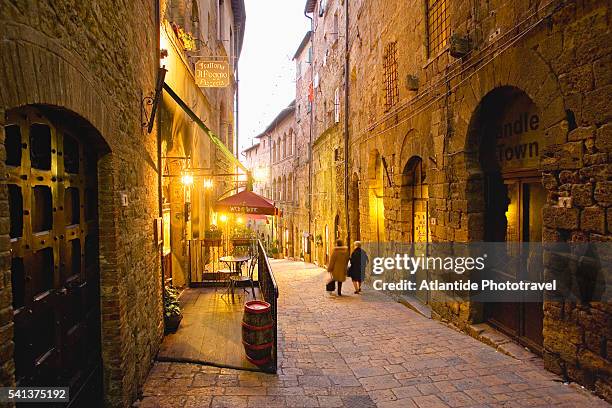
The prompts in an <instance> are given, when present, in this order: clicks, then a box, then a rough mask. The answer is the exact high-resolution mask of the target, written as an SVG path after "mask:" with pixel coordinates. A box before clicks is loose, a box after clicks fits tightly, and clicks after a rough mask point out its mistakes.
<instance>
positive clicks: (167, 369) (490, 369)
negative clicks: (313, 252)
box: [137, 260, 608, 408]
mask: <svg viewBox="0 0 612 408" xmlns="http://www.w3.org/2000/svg"><path fill="white" fill-rule="evenodd" d="M272 267H273V270H274V272H275V275H276V277H277V280H278V283H279V286H280V299H279V342H280V346H279V348H280V350H279V360H280V361H279V372H278V375H277V376H274V375H269V374H262V373H254V372H246V371H237V370H229V369H221V368H215V367H207V366H199V365H195V364H181V363H160V362H158V363H156V364H155V366H154V368H153V369H152V371H151V373H150V375H149V378H148V380H147V382H146V384H145V386H144V390H143V395H144V398H143V399H142V401H140V402H139V403H137V404H138V405H139V406H140V407H184V408H186V407H231V408H240V407H330V408H331V407H350V408H358V407H374V406H377V407H385V408H395V407H397V408H411V407H419V408H433V407H446V406H451V407H476V406H478V407H487V406H504V407H537V406H555V407H590V408H592V407H598V406H601V407H603V406H608V405H607V404H606V403H605V402H604V401H603V400H600V399H598V398H596V397H593V396H591V395H590V394H588V393H587V392H585V391H583V390H581V389H580V387H578V386H576V385H573V384H572V385H564V384H563V383H562V382H561V381H560V378H558V377H557V376H555V375H553V374H552V373H550V372H547V371H546V370H544V368H542V367H541V364H540V362H539V360H535V361H521V360H517V359H514V358H512V357H509V356H507V355H505V354H502V353H499V352H496V351H495V350H494V349H493V348H491V347H489V346H487V345H484V344H482V343H480V342H479V341H477V340H475V339H473V338H471V337H469V336H467V335H465V334H463V333H460V332H457V331H455V330H453V329H452V328H449V327H447V326H445V325H443V324H441V323H440V322H437V321H434V320H429V319H427V318H425V317H423V316H421V315H419V314H417V313H415V312H413V311H412V310H410V309H408V308H406V307H404V306H403V305H401V304H399V303H396V302H393V301H392V300H390V299H388V298H386V297H385V296H384V295H381V294H379V293H375V292H373V291H370V290H366V291H365V292H364V294H363V295H353V290H352V284H351V282H350V280H348V281H347V282H346V284H345V286H346V289H345V290H344V292H345V294H346V295H348V296H344V297H342V298H338V297H335V296H334V297H329V296H328V295H327V294H326V293H325V291H324V288H323V286H324V284H323V280H324V275H325V274H324V272H323V270H322V269H320V268H317V267H314V266H312V265H309V264H304V263H300V262H291V261H284V260H283V261H273V262H272Z"/></svg>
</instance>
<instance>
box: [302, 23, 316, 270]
mask: <svg viewBox="0 0 612 408" xmlns="http://www.w3.org/2000/svg"><path fill="white" fill-rule="evenodd" d="M304 17H306V18H307V19H309V20H310V50H311V52H310V55H311V56H312V57H311V61H310V85H309V86H308V98H309V99H308V104H309V105H310V114H309V115H310V118H309V121H310V123H309V125H308V126H309V128H308V248H309V249H310V261H311V262H312V260H313V252H314V251H313V244H314V239H312V240H311V238H310V237H311V235H312V226H311V225H312V126H313V124H314V121H313V118H314V89H313V92H312V102H311V101H310V86H313V81H314V34H315V33H314V20H313V18H312V17H310V16H309V15H308V14H307V13H306V11H304ZM311 241H313V242H312V243H311Z"/></svg>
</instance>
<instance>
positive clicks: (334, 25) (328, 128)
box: [305, 1, 347, 265]
mask: <svg viewBox="0 0 612 408" xmlns="http://www.w3.org/2000/svg"><path fill="white" fill-rule="evenodd" d="M305 11H306V12H307V13H311V14H312V35H311V39H310V42H311V47H312V52H311V53H312V64H311V67H310V68H311V69H312V82H311V84H312V91H311V93H310V98H311V99H312V105H313V107H312V133H313V136H312V186H313V189H312V212H313V219H312V231H313V232H312V235H313V244H314V245H313V261H314V262H315V263H317V264H319V265H325V264H327V262H328V260H329V255H330V253H331V250H332V249H333V247H334V246H335V241H336V240H337V239H342V240H346V236H347V235H346V233H347V231H346V227H345V225H346V222H345V217H346V215H345V211H344V209H345V202H344V179H345V175H344V171H345V169H344V153H343V152H344V137H345V133H344V129H345V126H344V117H345V112H344V107H345V103H344V90H345V88H344V86H345V75H344V63H345V56H346V53H345V48H346V47H345V41H344V31H345V28H344V27H345V21H346V19H345V14H344V2H341V1H326V2H313V1H309V2H307V4H306V9H305Z"/></svg>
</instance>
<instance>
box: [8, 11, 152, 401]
mask: <svg viewBox="0 0 612 408" xmlns="http://www.w3.org/2000/svg"><path fill="white" fill-rule="evenodd" d="M158 25H159V20H158V14H157V10H156V7H155V3H154V2H128V3H126V4H125V5H124V6H123V7H122V8H120V9H118V8H117V5H116V4H115V2H112V1H95V2H92V1H83V2H76V3H75V2H66V1H55V2H40V3H32V2H23V1H3V2H2V3H1V4H0V26H2V30H1V34H0V36H1V41H0V55H2V59H1V61H0V66H1V69H0V77H1V79H0V81H1V82H2V84H3V85H2V87H1V90H0V139H1V143H0V158H1V160H0V167H1V173H2V175H3V178H2V183H0V209H1V210H0V219H1V220H2V222H0V236H1V239H0V254H1V255H0V257H1V262H0V268H1V274H2V279H1V281H0V299H1V300H0V333H1V335H0V337H1V340H2V341H0V347H1V348H2V351H1V352H0V367H1V369H0V377H1V382H2V385H3V386H9V385H14V384H16V383H18V384H19V385H24V386H25V385H27V384H35V385H41V384H53V383H54V382H53V381H55V380H56V379H57V378H56V376H57V373H58V372H60V370H62V374H61V375H62V377H61V378H60V379H59V380H60V381H61V382H63V384H67V383H68V382H69V381H70V382H71V383H72V384H73V386H72V389H71V395H73V396H76V393H77V392H78V391H79V390H81V391H82V393H81V394H80V397H83V398H84V400H83V401H81V403H82V404H83V405H87V403H88V401H86V399H87V397H90V398H92V399H93V401H95V402H96V403H97V402H98V401H100V400H101V399H102V398H104V401H105V403H106V405H108V406H117V407H124V406H129V405H130V404H131V402H132V401H133V400H134V399H135V398H136V396H137V392H138V388H139V386H140V385H142V384H143V382H144V379H145V376H146V374H147V372H148V370H149V367H150V364H151V361H152V359H153V358H154V356H155V354H156V352H157V349H158V345H159V343H160V340H161V337H162V335H163V320H162V300H161V278H160V258H159V247H158V246H157V243H156V242H155V240H154V238H153V237H154V226H155V220H156V218H157V217H159V216H160V214H159V212H158V199H159V197H158V194H157V189H156V188H155V186H156V185H157V179H158V172H157V170H158V169H157V166H156V157H157V147H156V146H157V145H156V137H155V134H156V131H155V129H154V130H153V132H152V133H150V134H149V133H148V132H147V130H146V127H143V126H142V120H143V118H142V116H141V112H142V111H141V106H142V105H141V101H142V97H143V95H144V94H150V93H151V92H153V90H154V89H155V83H156V75H157V72H158V65H159V48H158V44H157V40H156V32H157V27H158ZM89 375H91V377H88V376H89Z"/></svg>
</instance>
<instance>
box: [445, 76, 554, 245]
mask: <svg viewBox="0 0 612 408" xmlns="http://www.w3.org/2000/svg"><path fill="white" fill-rule="evenodd" d="M515 102H518V103H522V104H524V105H525V106H526V107H527V106H528V107H529V108H526V109H528V110H530V111H531V110H533V111H534V112H536V114H537V124H536V123H534V125H535V126H537V128H538V129H540V126H541V125H542V122H543V121H542V120H541V119H540V118H542V117H543V116H545V115H546V114H545V113H544V112H545V111H546V110H542V109H540V107H539V106H538V105H537V103H536V102H535V101H534V100H533V99H532V98H531V97H529V95H528V94H527V93H526V92H525V91H523V90H522V89H520V88H517V87H513V86H502V87H499V88H495V89H493V90H492V91H491V92H489V93H487V94H486V95H485V96H484V97H483V98H482V100H481V101H480V103H479V104H478V106H477V107H476V109H475V110H474V113H473V115H472V117H471V118H470V122H469V126H468V129H467V132H466V138H465V148H464V154H463V166H464V168H463V169H462V170H464V171H465V173H464V174H466V180H465V191H464V193H463V197H465V202H466V207H465V208H464V210H465V211H466V212H467V213H468V214H469V215H466V216H467V217H468V218H471V219H472V220H473V221H472V222H471V223H468V226H469V227H470V228H468V230H467V231H466V232H467V239H468V240H482V239H489V240H497V239H495V238H494V237H487V236H486V235H485V232H486V231H485V228H484V227H485V224H486V219H485V218H486V200H485V194H486V188H487V187H486V184H491V180H494V179H495V180H498V182H496V183H493V184H499V183H500V180H501V172H500V168H499V163H498V160H497V156H498V155H497V153H496V151H495V149H496V140H497V134H498V133H499V132H504V128H506V127H507V126H510V128H511V127H512V126H511V125H512V124H504V125H503V127H497V126H498V125H499V122H500V120H501V118H502V115H503V114H505V112H506V109H507V107H508V106H510V105H511V104H513V103H515ZM548 116H550V114H548ZM517 124H518V123H517ZM523 126H531V125H530V124H529V119H527V123H520V127H519V128H518V129H517V130H520V129H522V127H523ZM553 127H554V125H553ZM510 128H506V131H509V132H512V131H513V130H512V129H510ZM550 129H551V128H550V127H549V128H547V129H543V130H542V134H543V139H542V140H544V141H546V143H547V144H549V145H550V144H555V143H559V142H561V141H559V140H555V138H554V136H553V135H554V134H555V133H553V132H551V130H550ZM544 149H545V146H538V149H537V154H539V155H540V157H542V152H543V151H544ZM527 152H529V151H527ZM500 157H501V156H500ZM540 165H541V164H538V165H537V166H536V167H535V168H534V170H541V167H540ZM487 180H488V181H487ZM451 183H452V182H451ZM489 195H490V196H491V197H494V196H495V194H489Z"/></svg>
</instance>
